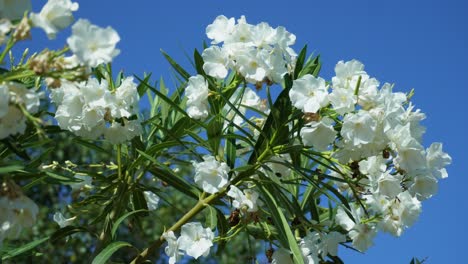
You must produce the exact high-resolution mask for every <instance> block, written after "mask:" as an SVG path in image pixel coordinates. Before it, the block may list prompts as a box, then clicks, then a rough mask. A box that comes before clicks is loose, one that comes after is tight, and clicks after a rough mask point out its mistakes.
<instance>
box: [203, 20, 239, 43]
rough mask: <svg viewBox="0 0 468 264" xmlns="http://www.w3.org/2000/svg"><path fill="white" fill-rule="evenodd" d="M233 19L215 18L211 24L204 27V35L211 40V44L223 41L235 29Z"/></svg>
mask: <svg viewBox="0 0 468 264" xmlns="http://www.w3.org/2000/svg"><path fill="white" fill-rule="evenodd" d="M235 24H236V21H235V20H234V18H229V19H228V18H227V17H225V16H223V15H220V16H218V17H216V19H215V20H214V21H213V23H212V24H210V25H208V26H207V27H206V35H207V36H208V38H209V39H212V40H213V41H212V42H211V43H212V44H217V43H220V42H223V41H225V40H226V39H227V38H228V37H229V35H230V34H232V32H233V31H234V29H235Z"/></svg>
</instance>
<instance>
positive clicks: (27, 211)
mask: <svg viewBox="0 0 468 264" xmlns="http://www.w3.org/2000/svg"><path fill="white" fill-rule="evenodd" d="M0 212H2V213H1V214H0V247H1V245H2V242H3V240H4V239H5V238H13V239H14V238H18V236H19V235H20V233H21V230H23V228H29V227H31V226H32V225H33V224H34V223H35V222H36V216H37V213H38V212H39V208H38V207H37V205H36V204H35V203H34V202H33V201H32V200H31V199H29V198H28V197H26V196H25V195H24V194H23V192H22V191H21V188H20V187H19V186H18V185H16V184H15V183H14V182H12V181H5V182H3V183H2V185H1V186H0Z"/></svg>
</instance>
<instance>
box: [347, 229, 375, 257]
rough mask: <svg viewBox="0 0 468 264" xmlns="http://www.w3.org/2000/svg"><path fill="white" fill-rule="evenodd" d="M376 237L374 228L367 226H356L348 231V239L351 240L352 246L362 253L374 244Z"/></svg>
mask: <svg viewBox="0 0 468 264" xmlns="http://www.w3.org/2000/svg"><path fill="white" fill-rule="evenodd" d="M376 235H377V229H376V228H375V226H372V225H369V224H356V225H355V226H354V227H353V229H352V230H350V231H349V238H351V239H352V240H353V246H354V247H355V248H356V249H357V250H359V251H361V252H364V251H366V250H367V249H369V248H370V247H371V246H372V245H373V244H374V242H373V241H374V238H375V236H376Z"/></svg>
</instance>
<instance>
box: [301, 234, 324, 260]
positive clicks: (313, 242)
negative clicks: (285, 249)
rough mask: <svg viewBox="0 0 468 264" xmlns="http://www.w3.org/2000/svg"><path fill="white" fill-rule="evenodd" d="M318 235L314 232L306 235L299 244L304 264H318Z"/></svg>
mask: <svg viewBox="0 0 468 264" xmlns="http://www.w3.org/2000/svg"><path fill="white" fill-rule="evenodd" d="M319 241H320V235H319V234H318V233H315V232H310V233H308V234H307V235H306V236H305V237H304V238H302V239H301V241H300V242H299V247H300V248H301V251H302V257H303V259H304V263H306V264H318V263H319V258H318V255H319V249H320V245H319Z"/></svg>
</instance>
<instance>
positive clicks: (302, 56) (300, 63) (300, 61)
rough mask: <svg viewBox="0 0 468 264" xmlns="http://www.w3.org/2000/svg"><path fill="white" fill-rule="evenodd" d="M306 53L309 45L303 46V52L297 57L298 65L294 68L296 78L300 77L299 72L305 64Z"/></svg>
mask: <svg viewBox="0 0 468 264" xmlns="http://www.w3.org/2000/svg"><path fill="white" fill-rule="evenodd" d="M306 54H307V45H305V46H304V48H302V50H301V52H300V53H299V56H298V57H297V61H296V67H295V69H294V80H295V79H297V78H298V77H299V73H300V72H301V70H302V66H304V61H305V57H306Z"/></svg>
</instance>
